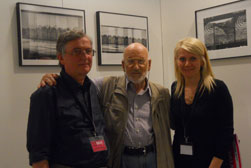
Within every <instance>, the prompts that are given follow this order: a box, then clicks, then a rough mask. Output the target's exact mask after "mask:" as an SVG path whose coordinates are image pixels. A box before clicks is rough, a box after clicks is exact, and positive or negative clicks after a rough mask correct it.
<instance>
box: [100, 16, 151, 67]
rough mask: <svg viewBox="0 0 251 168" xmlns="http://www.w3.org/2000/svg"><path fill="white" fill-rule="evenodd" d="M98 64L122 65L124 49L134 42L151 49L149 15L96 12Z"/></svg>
mask: <svg viewBox="0 0 251 168" xmlns="http://www.w3.org/2000/svg"><path fill="white" fill-rule="evenodd" d="M96 21H97V44H98V65H100V66H117V65H121V61H122V59H123V52H124V49H125V48H126V47H127V46H128V45H129V44H131V43H133V42H139V43H142V44H143V45H144V46H146V47H147V48H148V50H149V35H148V17H146V16H137V15H129V14H120V13H111V12H104V11H97V12H96Z"/></svg>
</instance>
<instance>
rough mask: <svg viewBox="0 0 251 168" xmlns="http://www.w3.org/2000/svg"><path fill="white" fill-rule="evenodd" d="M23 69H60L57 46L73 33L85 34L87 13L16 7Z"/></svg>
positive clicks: (23, 6) (59, 9)
mask: <svg viewBox="0 0 251 168" xmlns="http://www.w3.org/2000/svg"><path fill="white" fill-rule="evenodd" d="M16 12H17V28H18V48H19V65H20V66H57V65H58V60H57V57H56V42H57V39H58V37H59V35H60V34H61V33H63V32H65V31H67V30H70V29H79V30H83V31H84V32H85V11H84V10H76V9H67V8H58V7H49V6H42V5H33V4H26V3H17V4H16Z"/></svg>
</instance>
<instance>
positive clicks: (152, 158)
mask: <svg viewBox="0 0 251 168" xmlns="http://www.w3.org/2000/svg"><path fill="white" fill-rule="evenodd" d="M121 168H157V160H156V152H149V153H147V154H145V155H127V154H123V155H122V159H121Z"/></svg>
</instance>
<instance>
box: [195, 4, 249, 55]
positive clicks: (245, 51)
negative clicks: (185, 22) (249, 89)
mask: <svg viewBox="0 0 251 168" xmlns="http://www.w3.org/2000/svg"><path fill="white" fill-rule="evenodd" d="M195 20H196V37H197V38H199V39H200V40H201V41H202V42H204V43H205V45H206V47H207V49H208V53H209V57H210V59H212V60H213V59H223V58H233V57H244V56H250V55H251V22H250V21H251V1H235V2H232V3H228V4H223V5H219V6H214V7H211V8H207V9H202V10H197V11H195Z"/></svg>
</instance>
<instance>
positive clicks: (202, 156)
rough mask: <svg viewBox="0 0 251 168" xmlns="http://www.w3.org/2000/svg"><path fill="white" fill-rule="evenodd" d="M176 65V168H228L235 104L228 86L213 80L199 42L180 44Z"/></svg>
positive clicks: (173, 112)
mask: <svg viewBox="0 0 251 168" xmlns="http://www.w3.org/2000/svg"><path fill="white" fill-rule="evenodd" d="M174 63H175V76H176V81H175V82H174V83H173V84H172V96H171V117H172V121H173V123H172V129H174V131H175V135H174V142H173V151H174V159H175V167H176V168H184V167H186V168H223V167H224V168H227V167H229V165H228V151H229V149H230V146H231V144H232V138H233V104H232V98H231V95H230V93H229V91H228V88H227V86H226V85H225V83H224V82H223V81H221V80H218V79H215V78H214V75H213V72H212V68H211V65H210V61H209V58H208V53H207V49H206V47H205V45H204V44H203V43H202V42H201V41H200V40H198V39H196V38H191V37H189V38H185V39H183V40H181V41H179V42H178V43H177V45H176V48H175V50H174Z"/></svg>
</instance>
